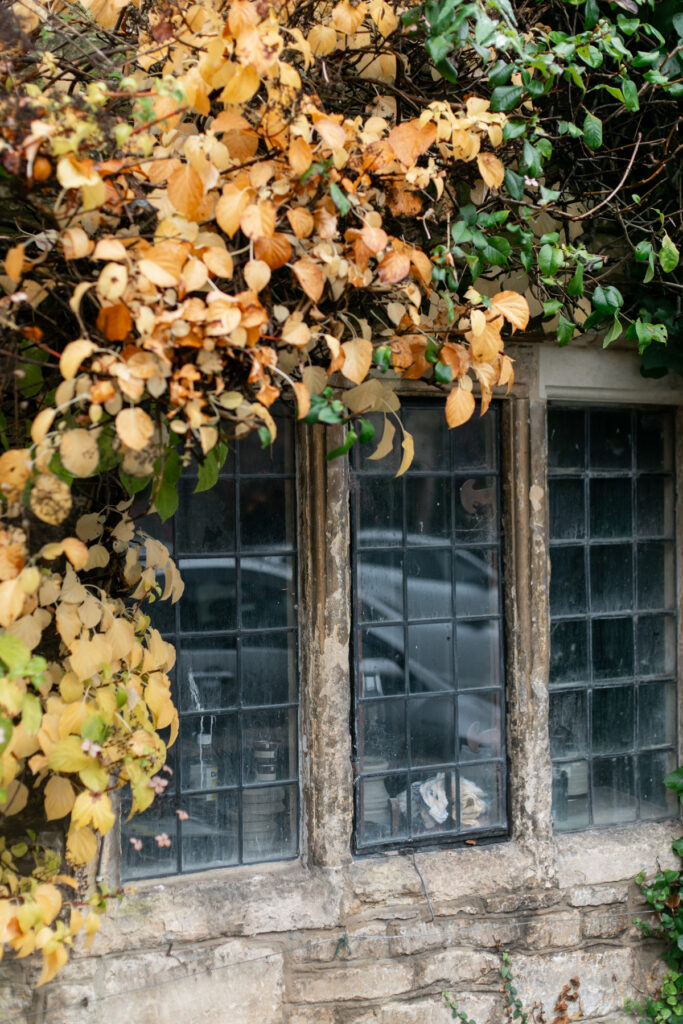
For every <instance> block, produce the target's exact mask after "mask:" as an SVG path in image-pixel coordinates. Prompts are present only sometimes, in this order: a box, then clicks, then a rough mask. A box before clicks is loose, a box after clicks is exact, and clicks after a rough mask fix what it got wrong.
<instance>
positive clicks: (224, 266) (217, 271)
mask: <svg viewBox="0 0 683 1024" xmlns="http://www.w3.org/2000/svg"><path fill="white" fill-rule="evenodd" d="M202 260H203V262H204V264H205V265H206V267H207V269H208V270H209V272H210V273H211V274H214V275H215V276H216V277H225V278H227V279H228V280H231V279H232V275H233V273H234V263H233V259H232V256H231V255H230V253H229V252H228V251H227V249H221V248H219V246H217V245H210V246H208V247H207V248H206V249H204V251H203V253H202Z"/></svg>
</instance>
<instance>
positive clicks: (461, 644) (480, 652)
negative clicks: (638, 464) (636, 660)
mask: <svg viewBox="0 0 683 1024" xmlns="http://www.w3.org/2000/svg"><path fill="white" fill-rule="evenodd" d="M401 415H402V421H403V424H404V426H405V429H406V430H407V431H409V432H410V433H411V434H412V436H413V438H414V441H415V458H414V461H413V463H412V465H411V466H410V468H409V470H408V472H407V473H406V474H405V475H404V476H402V477H399V478H398V479H395V478H394V474H395V473H396V470H397V468H398V465H399V462H400V444H399V441H398V438H399V437H400V433H399V432H398V431H397V437H396V438H395V446H394V451H393V453H392V455H391V456H388V457H387V458H385V459H383V460H381V461H372V460H371V459H369V458H367V457H365V458H358V459H357V460H356V465H355V473H354V474H353V478H352V507H353V516H352V535H353V538H354V572H355V588H354V608H353V611H354V644H355V657H354V663H355V676H356V690H355V697H356V700H355V752H356V758H357V765H358V773H357V779H356V822H357V827H356V846H357V849H358V850H359V851H361V850H368V849H371V848H376V847H380V846H386V845H388V844H397V845H401V846H405V845H406V844H407V843H410V844H413V843H415V842H434V841H435V840H436V839H438V840H442V839H447V838H458V837H466V836H470V835H490V834H501V833H502V832H504V830H505V825H506V807H505V778H504V749H503V737H504V715H503V669H502V639H501V633H502V623H501V593H500V559H501V551H500V510H499V501H500V495H499V457H498V414H497V411H496V410H495V409H492V410H491V411H490V412H489V413H488V414H487V415H486V416H485V417H484V418H483V419H479V418H477V419H476V420H473V421H471V422H470V423H468V424H467V425H466V426H465V427H462V428H461V429H459V430H457V431H449V430H448V429H447V426H446V422H445V419H444V415H443V409H442V408H441V407H440V406H439V405H437V404H419V403H412V404H410V403H406V404H405V406H404V408H403V411H402V414H401ZM380 426H381V424H380Z"/></svg>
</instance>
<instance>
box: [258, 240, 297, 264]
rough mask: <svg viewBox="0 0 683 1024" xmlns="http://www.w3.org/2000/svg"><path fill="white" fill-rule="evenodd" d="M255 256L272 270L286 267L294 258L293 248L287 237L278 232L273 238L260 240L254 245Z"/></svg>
mask: <svg viewBox="0 0 683 1024" xmlns="http://www.w3.org/2000/svg"><path fill="white" fill-rule="evenodd" d="M254 256H255V257H256V259H257V260H263V262H264V263H267V264H268V266H269V267H270V269H271V270H278V269H279V267H284V265H285V264H286V263H289V261H290V259H291V258H292V247H291V245H290V244H289V241H288V239H287V236H286V235H283V234H281V233H280V232H278V231H276V232H275V234H274V235H273V236H272V238H258V239H257V240H256V242H255V243H254Z"/></svg>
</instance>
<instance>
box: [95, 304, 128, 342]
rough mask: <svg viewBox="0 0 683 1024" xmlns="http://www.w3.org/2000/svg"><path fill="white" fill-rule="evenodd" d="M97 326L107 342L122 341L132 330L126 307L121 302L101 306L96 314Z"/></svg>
mask: <svg viewBox="0 0 683 1024" xmlns="http://www.w3.org/2000/svg"><path fill="white" fill-rule="evenodd" d="M97 326H98V328H99V329H100V330H101V331H102V334H104V336H105V338H107V339H108V340H109V341H124V340H125V339H126V338H127V337H128V335H129V334H130V332H131V330H132V328H133V320H132V317H131V315H130V313H129V312H128V307H127V306H124V304H123V303H122V302H117V303H116V304H115V305H114V306H103V307H102V309H101V310H100V311H99V313H98V314H97Z"/></svg>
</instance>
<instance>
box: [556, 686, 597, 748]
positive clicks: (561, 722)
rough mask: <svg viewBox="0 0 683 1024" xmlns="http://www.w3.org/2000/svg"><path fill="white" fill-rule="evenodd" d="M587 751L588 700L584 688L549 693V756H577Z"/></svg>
mask: <svg viewBox="0 0 683 1024" xmlns="http://www.w3.org/2000/svg"><path fill="white" fill-rule="evenodd" d="M587 753H588V702H587V694H586V691H585V690H570V691H568V692H561V693H551V695H550V754H551V757H578V756H580V755H585V754H587Z"/></svg>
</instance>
